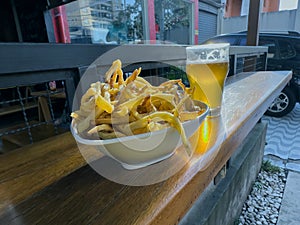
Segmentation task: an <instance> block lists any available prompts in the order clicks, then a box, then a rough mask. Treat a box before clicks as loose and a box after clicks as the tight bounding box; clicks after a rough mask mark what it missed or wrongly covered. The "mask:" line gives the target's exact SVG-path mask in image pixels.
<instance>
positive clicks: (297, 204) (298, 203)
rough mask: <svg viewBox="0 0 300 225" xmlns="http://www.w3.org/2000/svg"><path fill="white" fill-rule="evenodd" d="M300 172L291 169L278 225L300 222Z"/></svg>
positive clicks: (297, 223)
mask: <svg viewBox="0 0 300 225" xmlns="http://www.w3.org/2000/svg"><path fill="white" fill-rule="evenodd" d="M299 187H300V173H298V172H292V171H289V173H288V177H287V182H286V186H285V190H284V194H283V199H282V202H281V207H280V211H279V217H278V221H277V225H299V224H300V217H299V212H300V188H299Z"/></svg>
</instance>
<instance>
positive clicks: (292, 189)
mask: <svg viewBox="0 0 300 225" xmlns="http://www.w3.org/2000/svg"><path fill="white" fill-rule="evenodd" d="M262 120H263V121H265V122H267V123H268V129H267V137H266V141H267V145H266V147H265V152H264V159H266V160H270V161H271V162H272V164H274V165H277V166H279V167H281V168H285V169H288V177H287V182H286V186H285V191H284V195H283V199H282V202H281V207H280V212H279V217H278V221H277V225H299V224H300V218H299V212H300V189H299V186H300V104H297V105H296V107H295V108H294V110H293V111H292V112H291V113H289V114H288V115H286V116H284V117H281V118H274V117H267V116H264V117H263V118H262Z"/></svg>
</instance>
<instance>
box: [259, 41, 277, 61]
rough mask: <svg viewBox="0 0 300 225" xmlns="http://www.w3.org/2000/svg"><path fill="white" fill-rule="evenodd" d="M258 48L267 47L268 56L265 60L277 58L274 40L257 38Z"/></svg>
mask: <svg viewBox="0 0 300 225" xmlns="http://www.w3.org/2000/svg"><path fill="white" fill-rule="evenodd" d="M258 45H260V46H267V47H268V55H267V58H277V54H276V43H275V41H274V40H268V39H265V38H263V37H260V38H259V44H258Z"/></svg>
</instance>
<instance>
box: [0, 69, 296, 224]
mask: <svg viewBox="0 0 300 225" xmlns="http://www.w3.org/2000/svg"><path fill="white" fill-rule="evenodd" d="M291 75H292V74H291V72H288V71H282V72H256V73H248V74H242V75H241V76H236V77H232V78H230V79H228V84H227V86H226V88H225V94H224V102H223V106H222V115H221V117H220V118H208V119H207V120H206V121H204V123H203V124H202V127H201V128H200V130H201V129H202V128H203V126H206V131H207V133H208V137H209V139H210V142H206V141H205V140H206V138H207V136H205V135H203V132H200V133H199V134H198V135H199V138H200V141H199V143H201V145H199V146H198V148H197V149H196V151H195V152H194V155H193V157H192V158H191V160H190V161H189V162H188V163H187V164H186V165H185V166H184V167H183V168H182V169H181V170H180V171H179V172H177V173H176V174H175V175H174V176H172V177H170V178H169V179H167V180H165V181H162V182H159V183H156V184H152V185H148V186H140V187H135V186H126V185H121V184H118V183H114V182H112V181H109V180H108V179H106V178H104V177H102V176H100V175H99V174H97V173H96V172H95V171H94V170H93V169H92V168H91V167H90V166H89V165H86V166H83V165H84V164H85V163H84V162H83V160H82V158H81V157H80V153H79V152H78V149H77V146H76V144H75V143H74V141H73V140H72V137H71V136H70V134H66V136H65V137H64V138H61V139H60V140H59V139H57V140H56V142H54V144H55V146H52V147H51V152H47V154H45V153H44V154H43V153H41V154H40V155H39V154H37V153H36V152H37V151H46V150H45V149H46V148H49V147H46V146H47V142H43V143H42V144H41V145H39V146H37V147H34V148H35V151H34V148H29V149H27V151H28V152H31V154H33V155H34V156H31V157H32V158H33V159H30V158H31V157H29V154H28V155H27V156H28V157H27V160H26V159H24V157H22V156H21V154H19V155H18V157H17V158H16V157H15V156H13V155H10V157H8V158H5V159H4V158H0V191H1V192H0V196H1V198H0V199H1V204H0V206H1V212H0V224H12V223H22V224H109V225H111V224H114V225H115V224H122V225H123V224H143V225H144V224H176V223H177V222H178V221H179V220H180V218H182V217H183V216H184V214H185V213H186V211H187V210H188V209H189V207H191V205H192V204H193V202H194V201H195V200H196V198H197V197H198V196H199V195H200V194H201V193H202V192H203V190H204V189H205V188H206V187H207V185H208V184H209V183H210V182H211V181H212V179H213V178H214V176H215V175H216V174H217V173H218V171H219V170H220V169H221V168H222V167H223V165H225V163H226V162H227V161H228V159H229V158H230V156H231V155H232V154H233V152H234V151H235V149H236V148H237V147H238V146H239V145H240V144H241V143H242V141H243V140H244V138H245V137H246V136H247V135H248V133H249V132H250V131H251V129H252V128H253V127H254V125H255V124H256V123H257V121H259V119H260V118H261V116H262V115H263V113H264V112H265V110H266V109H267V107H268V106H269V105H270V103H271V101H272V100H273V99H275V97H276V96H277V95H278V94H279V92H280V91H281V90H282V89H283V88H284V86H285V85H286V84H287V82H288V81H289V80H290V79H291ZM220 124H223V127H224V129H225V131H226V132H225V137H224V138H225V139H224V140H223V139H222V141H221V142H220V141H218V140H219V139H218V137H219V134H218V130H220ZM65 140H68V141H65ZM178 151H180V149H179V150H178ZM43 155H46V156H47V157H45V156H43ZM104 159H105V157H104V158H101V159H99V160H104ZM1 160H2V161H1ZM170 160H172V159H170ZM32 161H33V162H32ZM95 162H98V161H95ZM30 164H31V165H34V166H30V167H29V166H28V165H30ZM9 165H11V166H9ZM15 165H18V167H17V168H16V166H15ZM26 165H27V166H26ZM19 166H20V167H19ZM82 166H83V167H82ZM80 167H81V168H80ZM50 168H52V169H50ZM70 168H71V169H70ZM75 168H80V169H78V170H76V171H75V172H73V173H71V174H69V173H70V172H72V170H75ZM28 170H29V171H28ZM30 170H31V171H30ZM66 171H68V172H66ZM32 172H33V173H35V175H34V176H32V175H31V176H29V174H30V173H31V174H32ZM26 174H28V176H27V175H26ZM67 174H69V175H68V176H66V177H64V178H62V179H59V177H63V176H64V175H67ZM8 177H9V179H7V178H8ZM137 177H138V176H137ZM20 179H21V180H20ZM22 179H23V180H22ZM55 181H57V182H55ZM40 182H41V184H40ZM53 182H55V183H53ZM51 183H53V184H52V185H50V186H48V185H49V184H51ZM16 184H18V186H16ZM14 186H16V187H15V188H12V187H14ZM36 186H38V187H39V188H37V187H36ZM43 187H45V188H43ZM42 188H43V189H42ZM22 190H24V191H25V192H27V194H26V195H25V194H20V193H19V192H22ZM34 192H36V193H35V194H34V195H32V196H30V195H31V193H32V194H33V193H34ZM20 195H22V197H20ZM25 196H27V197H26V199H25ZM28 196H30V197H28Z"/></svg>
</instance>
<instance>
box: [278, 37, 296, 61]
mask: <svg viewBox="0 0 300 225" xmlns="http://www.w3.org/2000/svg"><path fill="white" fill-rule="evenodd" d="M278 43H279V55H280V58H281V59H290V58H293V57H295V56H296V51H295V49H294V47H293V46H292V45H291V44H290V42H288V41H282V40H278Z"/></svg>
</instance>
